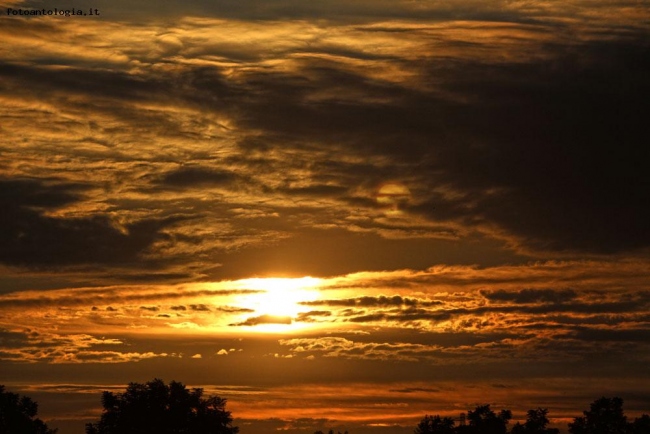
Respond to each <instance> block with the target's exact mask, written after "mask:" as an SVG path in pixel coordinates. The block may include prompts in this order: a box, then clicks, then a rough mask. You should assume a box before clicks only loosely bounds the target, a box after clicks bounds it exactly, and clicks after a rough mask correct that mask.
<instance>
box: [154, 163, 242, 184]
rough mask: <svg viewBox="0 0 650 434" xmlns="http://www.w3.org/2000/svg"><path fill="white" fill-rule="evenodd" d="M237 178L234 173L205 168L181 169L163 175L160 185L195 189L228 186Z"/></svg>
mask: <svg viewBox="0 0 650 434" xmlns="http://www.w3.org/2000/svg"><path fill="white" fill-rule="evenodd" d="M237 179H238V176H237V175H236V174H235V173H232V172H227V171H220V170H214V169H209V168H206V167H191V166H190V167H181V168H179V169H177V170H175V171H173V172H169V173H166V174H165V175H163V177H162V179H161V181H160V183H161V184H163V185H166V186H172V187H184V188H197V187H206V186H221V185H229V184H231V183H232V182H234V181H235V180H237Z"/></svg>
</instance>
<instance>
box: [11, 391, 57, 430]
mask: <svg viewBox="0 0 650 434" xmlns="http://www.w3.org/2000/svg"><path fill="white" fill-rule="evenodd" d="M37 412H38V404H37V403H36V402H34V401H32V399H31V398H29V397H27V396H20V395H18V394H16V393H11V392H5V387H4V386H2V385H0V434H18V433H20V434H56V432H57V430H56V429H49V428H48V427H47V425H46V424H45V423H44V422H43V421H42V420H40V419H38V418H37V417H36V413H37Z"/></svg>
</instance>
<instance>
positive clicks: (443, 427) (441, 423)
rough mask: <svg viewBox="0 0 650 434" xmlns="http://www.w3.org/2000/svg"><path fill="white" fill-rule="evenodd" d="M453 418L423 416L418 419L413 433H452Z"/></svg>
mask: <svg viewBox="0 0 650 434" xmlns="http://www.w3.org/2000/svg"><path fill="white" fill-rule="evenodd" d="M453 433H454V420H453V419H452V418H450V417H440V416H438V415H435V416H424V419H422V421H420V423H419V424H418V426H417V428H415V434H453Z"/></svg>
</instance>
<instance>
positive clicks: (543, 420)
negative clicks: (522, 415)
mask: <svg viewBox="0 0 650 434" xmlns="http://www.w3.org/2000/svg"><path fill="white" fill-rule="evenodd" d="M547 414H548V410H547V409H546V408H537V409H536V410H528V413H527V415H526V422H525V423H524V424H523V425H522V424H520V423H519V422H517V423H516V424H515V426H513V427H512V430H511V431H510V432H511V433H512V434H559V432H560V430H559V429H557V428H546V425H548V423H549V420H548V417H546V415H547Z"/></svg>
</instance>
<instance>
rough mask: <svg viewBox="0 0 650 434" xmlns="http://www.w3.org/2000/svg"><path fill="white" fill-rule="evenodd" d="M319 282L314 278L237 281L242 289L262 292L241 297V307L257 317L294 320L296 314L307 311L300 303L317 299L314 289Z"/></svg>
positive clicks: (317, 293)
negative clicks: (253, 311) (253, 312)
mask: <svg viewBox="0 0 650 434" xmlns="http://www.w3.org/2000/svg"><path fill="white" fill-rule="evenodd" d="M320 282H321V279H317V278H314V277H302V278H280V277H273V278H253V279H242V280H239V281H238V283H239V284H241V285H242V288H246V289H256V290H261V291H263V292H260V293H256V294H250V295H246V296H244V297H242V299H241V306H242V307H246V308H249V309H253V310H255V313H256V314H258V315H269V316H273V317H291V318H294V317H295V316H296V315H297V314H298V313H300V312H306V311H308V310H309V307H308V306H302V305H300V304H299V303H300V302H302V301H313V300H316V299H318V297H319V292H318V290H317V289H316V287H317V286H318V285H319V284H320Z"/></svg>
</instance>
